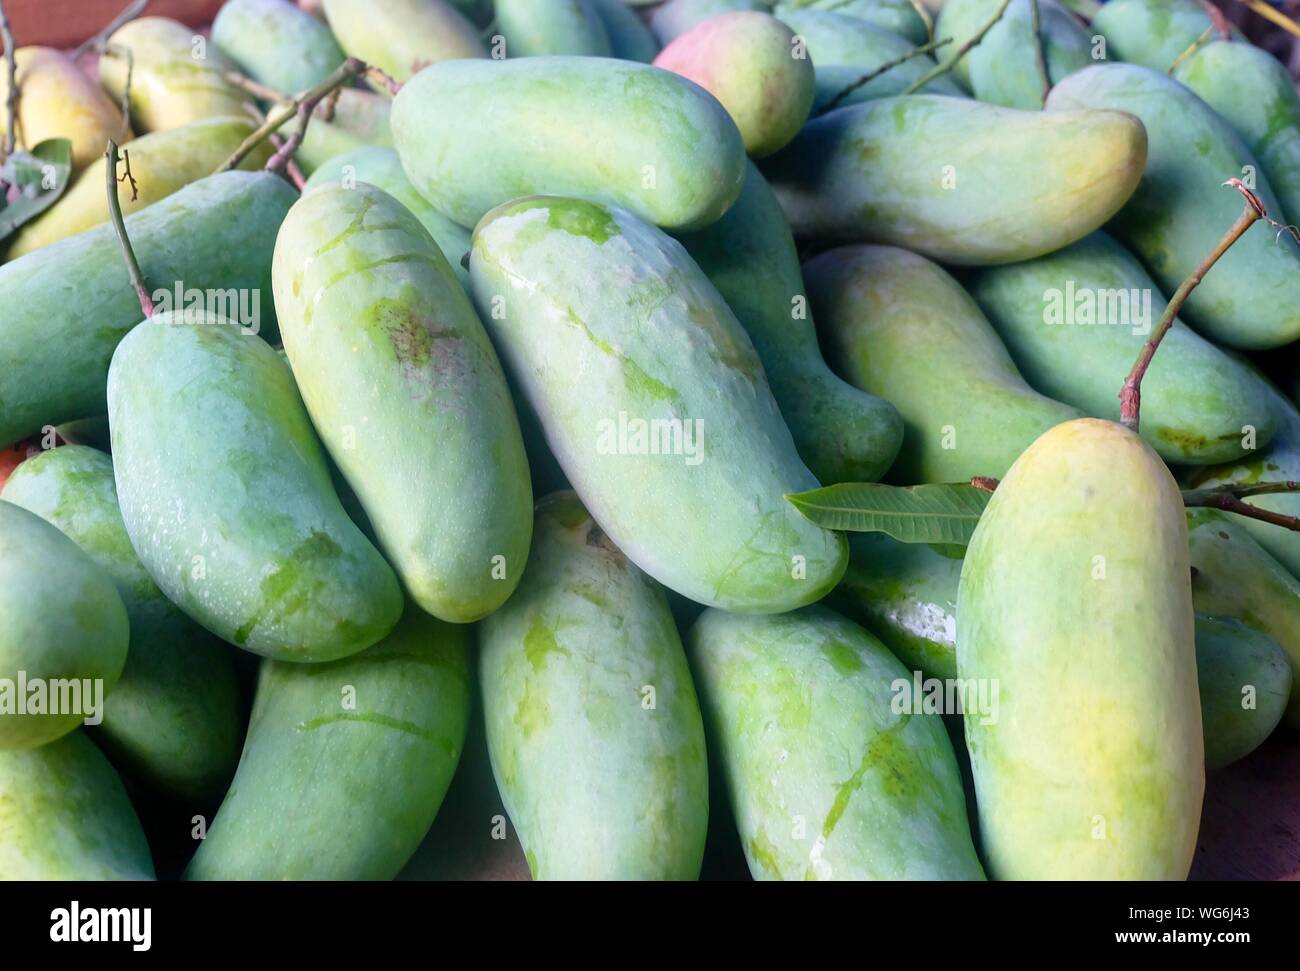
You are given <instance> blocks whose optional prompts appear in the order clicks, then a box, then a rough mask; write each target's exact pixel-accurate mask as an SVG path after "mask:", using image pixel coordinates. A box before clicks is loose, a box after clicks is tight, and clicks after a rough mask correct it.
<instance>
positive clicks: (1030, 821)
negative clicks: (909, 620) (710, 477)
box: [957, 418, 1205, 880]
mask: <svg viewBox="0 0 1300 971" xmlns="http://www.w3.org/2000/svg"><path fill="white" fill-rule="evenodd" d="M1189 577H1190V565H1189V563H1188V554H1187V523H1186V519H1185V517H1184V515H1183V508H1182V498H1181V496H1180V495H1179V492H1178V487H1177V485H1176V484H1175V483H1174V480H1173V477H1172V476H1171V475H1170V474H1169V472H1168V470H1167V469H1166V468H1165V466H1164V464H1163V463H1162V462H1161V461H1160V458H1159V456H1157V455H1156V453H1155V452H1154V451H1153V450H1152V449H1151V447H1150V446H1148V445H1147V444H1146V443H1145V442H1143V441H1142V439H1141V438H1139V437H1138V436H1137V435H1135V434H1134V433H1132V432H1131V431H1129V430H1127V429H1126V428H1124V427H1123V426H1121V425H1117V424H1115V423H1113V422H1108V421H1100V420H1097V419H1093V418H1082V419H1079V420H1077V421H1071V422H1067V423H1065V424H1062V425H1058V426H1057V427H1055V428H1053V429H1051V430H1050V431H1048V432H1047V433H1046V434H1044V435H1043V436H1042V437H1040V438H1039V439H1038V440H1037V441H1036V442H1034V443H1033V445H1031V446H1030V447H1029V448H1028V449H1026V451H1025V453H1024V454H1023V455H1022V456H1021V457H1020V458H1019V459H1018V460H1017V461H1016V463H1015V465H1014V466H1012V468H1011V470H1010V471H1009V472H1008V473H1007V474H1006V476H1005V477H1004V478H1003V479H1002V482H1001V484H1000V485H999V486H998V488H997V491H996V492H995V493H994V494H993V498H992V499H991V500H990V502H989V505H988V507H987V508H986V509H985V511H984V514H983V516H982V517H981V518H980V521H979V525H978V526H976V527H975V534H974V536H973V537H972V538H971V543H970V546H969V547H968V548H967V551H966V559H965V562H964V563H963V564H962V572H961V583H960V586H959V588H958V594H957V604H958V614H957V669H958V671H959V673H960V676H961V678H962V679H963V680H965V679H971V678H973V679H976V681H977V683H991V684H992V683H996V684H998V685H999V699H1000V703H999V709H1000V710H999V713H998V717H997V719H996V720H994V721H991V722H988V723H986V722H985V720H984V719H981V718H980V717H979V715H978V714H972V713H969V712H968V713H967V716H966V719H965V721H966V746H967V748H968V749H969V751H970V756H971V769H972V772H973V774H974V778H975V792H976V796H977V799H978V802H979V818H980V831H981V833H982V835H983V840H982V845H983V848H984V853H985V861H986V863H987V865H988V868H989V874H990V876H992V877H994V878H995V879H1001V880H1008V879H1075V880H1079V879H1110V880H1157V879H1165V880H1181V879H1184V878H1185V877H1186V876H1187V871H1188V869H1189V867H1190V866H1191V862H1192V856H1193V854H1194V853H1195V850H1196V834H1197V828H1198V825H1199V822H1200V816H1201V796H1202V794H1203V791H1204V788H1205V750H1204V741H1203V739H1202V734H1201V732H1202V726H1201V712H1200V702H1199V698H1198V689H1197V676H1196V644H1195V637H1194V632H1193V617H1192V590H1191V583H1190V580H1189Z"/></svg>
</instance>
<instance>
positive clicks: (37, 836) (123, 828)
mask: <svg viewBox="0 0 1300 971" xmlns="http://www.w3.org/2000/svg"><path fill="white" fill-rule="evenodd" d="M0 875H3V878H4V879H6V880H42V881H45V880H152V879H153V878H154V872H153V859H152V858H151V857H150V855H149V844H148V842H147V841H146V840H145V836H144V830H142V829H141V828H140V820H139V819H138V818H137V816H136V814H135V809H134V808H132V806H131V800H130V799H128V798H127V795H126V789H125V788H123V786H122V780H121V779H119V778H118V776H117V773H116V772H115V771H114V770H113V767H112V766H111V765H109V764H108V759H106V758H104V756H103V755H102V754H101V753H100V751H99V749H97V748H95V746H94V743H92V742H91V741H89V740H88V739H87V738H86V736H85V734H84V733H82V732H73V733H72V734H71V735H65V736H64V737H63V738H61V739H59V740H58V741H57V742H51V743H50V744H49V745H44V746H42V747H40V748H38V749H33V750H32V751H30V752H2V751H0Z"/></svg>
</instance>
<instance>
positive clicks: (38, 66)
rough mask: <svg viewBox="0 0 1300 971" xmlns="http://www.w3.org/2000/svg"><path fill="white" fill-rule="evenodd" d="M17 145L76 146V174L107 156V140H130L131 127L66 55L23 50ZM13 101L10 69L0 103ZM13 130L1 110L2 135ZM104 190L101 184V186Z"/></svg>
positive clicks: (2, 74)
mask: <svg viewBox="0 0 1300 971" xmlns="http://www.w3.org/2000/svg"><path fill="white" fill-rule="evenodd" d="M14 63H15V65H16V66H17V68H18V71H17V77H18V93H19V98H18V105H17V115H18V117H17V121H18V123H17V125H16V127H17V129H18V133H17V134H18V135H19V136H21V137H19V138H16V139H15V143H16V144H17V145H18V146H20V147H24V146H25V147H27V148H35V147H36V146H37V145H39V144H40V143H41V142H43V141H45V140H46V139H50V138H66V139H68V140H69V141H70V142H72V170H73V171H74V172H79V171H80V170H81V169H83V168H85V167H86V166H87V165H89V164H90V163H91V162H93V161H94V160H95V159H97V158H100V157H102V156H103V154H104V146H105V145H106V144H107V142H108V139H110V138H113V139H116V140H117V141H120V142H127V141H130V140H131V128H130V126H129V125H127V123H126V120H125V119H124V118H123V117H122V112H121V111H120V110H118V107H117V105H115V104H114V103H113V102H112V101H110V100H109V99H108V97H107V96H106V95H105V94H104V92H103V91H102V90H100V88H99V86H98V85H97V84H95V82H94V81H92V80H90V78H88V77H87V76H86V75H85V74H83V73H82V72H81V70H80V69H79V68H78V67H77V65H76V64H75V63H73V61H72V59H71V58H70V57H68V56H67V55H66V54H64V53H63V52H62V51H56V50H54V49H53V48H52V47H19V48H17V49H16V50H15V51H14ZM8 102H9V71H8V70H0V105H8ZM8 130H9V112H8V110H3V111H0V136H3V135H4V134H5V133H7V132H8ZM101 190H102V186H101Z"/></svg>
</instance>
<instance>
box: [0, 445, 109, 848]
mask: <svg viewBox="0 0 1300 971" xmlns="http://www.w3.org/2000/svg"><path fill="white" fill-rule="evenodd" d="M23 464H24V465H26V464H27V463H25V462H24V463H23ZM0 619H2V621H3V622H2V623H0V631H2V632H3V633H0V692H3V694H2V695H0V751H5V750H13V749H29V748H36V747H37V746H40V745H45V744H47V743H49V742H52V741H53V740H54V739H56V738H59V737H60V736H63V735H66V734H68V733H69V732H71V731H72V730H73V729H74V728H76V727H77V726H78V725H80V724H81V723H82V722H83V721H85V720H87V719H95V718H99V717H102V715H103V711H102V709H100V708H99V705H100V703H101V702H102V701H103V699H104V698H105V697H106V696H107V695H108V694H109V692H111V691H112V690H113V686H114V685H115V684H117V679H118V677H119V676H120V675H121V674H122V666H123V665H124V664H125V663H126V652H127V639H128V637H129V630H128V621H127V614H126V608H125V607H124V606H122V598H121V597H119V596H118V593H117V590H116V589H115V588H114V586H113V581H112V579H111V578H110V577H109V576H108V574H107V573H105V572H104V570H103V568H102V567H100V566H99V564H97V563H95V561H94V560H92V559H91V558H90V557H89V556H87V555H86V554H85V553H83V552H82V551H81V549H80V548H79V547H78V546H77V544H76V543H74V542H73V541H72V540H70V539H68V537H66V536H64V535H63V534H62V533H61V532H59V531H58V530H57V529H56V528H55V527H53V526H51V525H50V524H49V523H47V522H46V521H45V520H43V519H41V518H40V517H39V516H37V515H36V514H35V513H32V512H28V511H27V510H26V509H24V508H22V507H21V506H16V505H14V504H13V503H11V502H0ZM35 709H39V710H35ZM2 872H3V871H0V873H2Z"/></svg>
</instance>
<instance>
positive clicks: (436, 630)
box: [185, 606, 472, 880]
mask: <svg viewBox="0 0 1300 971" xmlns="http://www.w3.org/2000/svg"><path fill="white" fill-rule="evenodd" d="M469 653H470V635H469V631H468V630H467V629H466V628H462V627H455V626H452V625H450V624H443V623H440V622H439V621H436V620H434V619H433V618H432V617H429V616H428V615H426V614H424V613H422V612H421V611H419V610H417V609H416V608H414V607H411V606H408V607H407V608H406V612H405V614H404V615H403V616H402V620H401V623H399V624H398V625H397V627H396V628H395V629H394V630H393V632H392V633H391V634H389V635H388V637H386V638H385V639H384V640H383V641H381V642H380V643H378V644H376V645H375V646H374V647H372V648H370V649H369V650H366V651H363V652H362V653H360V654H356V655H353V656H352V657H349V658H345V659H343V660H340V661H333V662H331V663H328V664H310V665H308V664H288V663H285V662H283V661H272V660H269V659H268V660H265V661H263V662H262V667H261V671H260V672H259V675H258V681H257V695H256V697H255V700H254V702H253V714H252V718H251V719H250V721H249V724H248V738H247V740H246V741H245V743H244V754H243V755H242V756H241V757H240V760H239V771H238V772H237V773H236V774H235V781H234V782H233V783H232V784H231V786H230V792H229V793H228V794H227V795H226V799H225V801H224V802H223V803H222V804H221V808H220V809H219V810H217V815H216V817H215V818H214V819H213V820H212V823H211V825H210V826H209V828H208V832H207V837H206V838H205V839H204V840H203V841H202V842H201V843H200V844H199V848H198V852H196V853H195V854H194V858H193V859H192V860H191V861H190V864H189V866H188V867H187V868H186V870H185V879H187V880H391V879H392V878H393V877H395V876H396V875H397V873H398V871H399V870H401V868H402V867H403V865H405V863H406V861H407V860H408V859H409V858H410V857H411V854H412V853H414V852H415V849H416V847H418V846H419V845H420V841H421V840H422V839H423V838H424V834H425V833H426V832H428V830H429V826H430V825H431V824H432V823H433V819H434V816H435V815H437V812H438V809H439V807H440V806H441V805H442V799H443V796H444V795H445V794H446V792H447V787H448V785H450V783H451V777H452V775H453V774H454V773H455V771H456V765H457V763H458V762H459V761H460V753H461V751H462V750H463V749H464V746H465V731H466V728H467V727H468V724H469V706H470V693H471V683H472V682H471V673H470V662H469Z"/></svg>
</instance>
